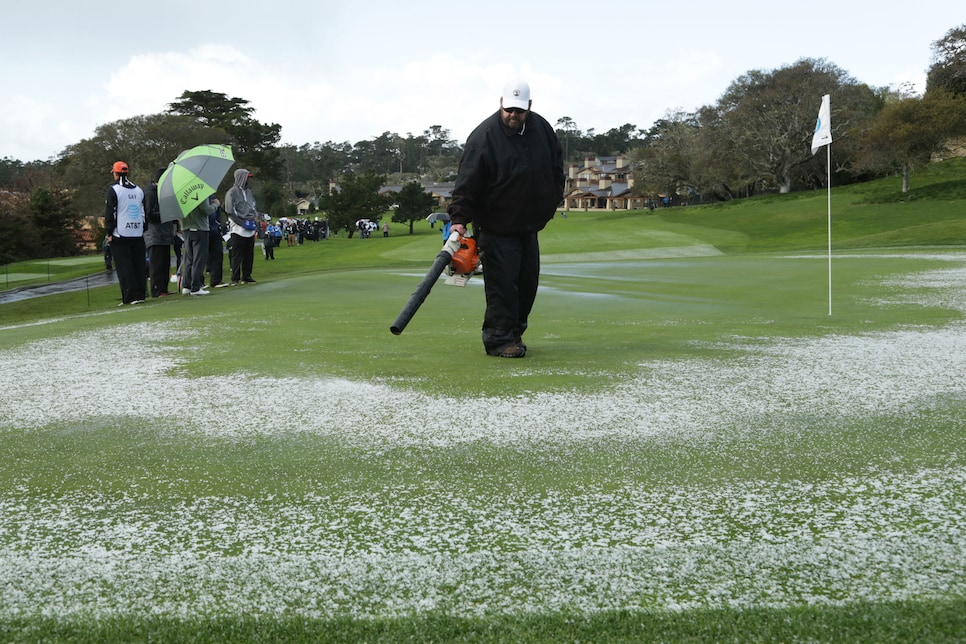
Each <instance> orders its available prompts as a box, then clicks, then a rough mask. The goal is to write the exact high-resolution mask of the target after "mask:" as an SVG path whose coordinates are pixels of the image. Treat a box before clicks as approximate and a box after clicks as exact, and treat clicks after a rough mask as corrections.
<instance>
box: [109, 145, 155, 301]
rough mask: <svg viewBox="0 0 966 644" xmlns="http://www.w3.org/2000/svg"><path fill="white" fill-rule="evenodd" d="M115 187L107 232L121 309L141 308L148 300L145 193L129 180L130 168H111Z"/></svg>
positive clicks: (111, 192)
mask: <svg viewBox="0 0 966 644" xmlns="http://www.w3.org/2000/svg"><path fill="white" fill-rule="evenodd" d="M111 174H112V175H113V176H114V183H112V184H111V185H110V186H109V187H108V189H107V198H106V203H105V205H104V230H106V231H107V241H108V243H110V245H111V254H112V255H113V257H114V269H115V271H116V272H117V281H118V284H119V285H120V287H121V305H124V304H140V303H141V302H143V301H144V299H145V297H146V296H147V279H148V278H147V261H146V259H145V248H144V191H143V190H141V188H139V187H138V186H136V185H135V184H133V183H131V180H130V179H128V165H127V163H125V162H124V161H118V162H116V163H115V164H114V165H113V166H111Z"/></svg>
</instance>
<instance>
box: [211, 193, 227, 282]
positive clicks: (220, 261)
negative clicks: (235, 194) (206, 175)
mask: <svg viewBox="0 0 966 644" xmlns="http://www.w3.org/2000/svg"><path fill="white" fill-rule="evenodd" d="M210 201H211V203H213V204H215V206H216V208H214V209H212V210H211V211H210V212H209V214H208V267H207V268H208V286H209V287H212V288H222V287H223V286H228V283H227V282H225V279H224V278H225V245H224V244H225V240H224V237H222V235H224V234H225V233H224V231H223V230H222V221H221V212H222V209H221V202H220V201H218V199H216V198H214V196H212V197H211V198H210Z"/></svg>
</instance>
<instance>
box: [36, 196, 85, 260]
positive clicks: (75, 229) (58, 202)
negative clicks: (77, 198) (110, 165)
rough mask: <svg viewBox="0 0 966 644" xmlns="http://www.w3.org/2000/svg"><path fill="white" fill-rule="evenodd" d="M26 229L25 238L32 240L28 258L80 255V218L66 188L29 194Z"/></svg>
mask: <svg viewBox="0 0 966 644" xmlns="http://www.w3.org/2000/svg"><path fill="white" fill-rule="evenodd" d="M27 212H28V222H29V224H30V229H29V230H28V231H24V233H25V235H27V236H30V237H31V238H32V239H33V245H35V248H36V250H35V252H33V253H32V254H31V256H32V257H68V256H71V255H77V254H78V253H80V241H81V238H80V230H81V225H82V217H81V216H80V215H79V214H78V213H77V211H76V210H75V209H74V207H73V204H72V202H71V197H70V191H69V190H67V189H66V188H60V189H52V188H50V187H46V186H45V187H39V188H36V189H34V191H33V192H31V194H30V200H29V202H28V204H27Z"/></svg>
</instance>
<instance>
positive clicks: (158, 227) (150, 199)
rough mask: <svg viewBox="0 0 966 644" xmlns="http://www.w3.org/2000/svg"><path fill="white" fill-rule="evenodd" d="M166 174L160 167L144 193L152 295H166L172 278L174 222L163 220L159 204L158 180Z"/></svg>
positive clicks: (146, 242) (145, 231) (146, 239)
mask: <svg viewBox="0 0 966 644" xmlns="http://www.w3.org/2000/svg"><path fill="white" fill-rule="evenodd" d="M162 174H164V168H159V169H158V171H157V172H156V173H155V175H154V181H152V182H151V183H149V184H148V189H147V191H146V192H145V193H144V217H145V219H146V221H145V230H144V245H145V246H146V247H147V249H148V279H149V281H150V282H151V297H165V296H166V295H170V293H168V283H169V282H170V279H171V246H172V244H174V222H173V221H161V208H160V206H159V204H158V181H159V180H160V179H161V175H162Z"/></svg>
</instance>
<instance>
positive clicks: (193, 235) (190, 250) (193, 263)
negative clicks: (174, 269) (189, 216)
mask: <svg viewBox="0 0 966 644" xmlns="http://www.w3.org/2000/svg"><path fill="white" fill-rule="evenodd" d="M207 263H208V231H207V230H186V231H185V232H184V269H183V270H182V272H181V286H182V288H187V289H189V290H190V291H191V292H192V293H194V292H196V291H198V290H199V289H201V287H202V286H203V285H204V283H205V265H206V264H207Z"/></svg>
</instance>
